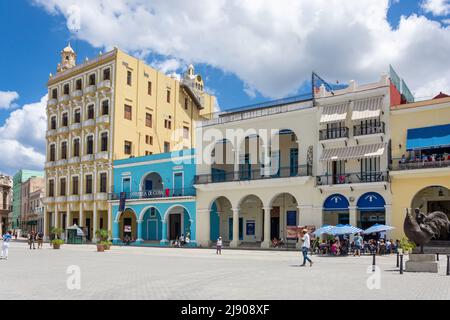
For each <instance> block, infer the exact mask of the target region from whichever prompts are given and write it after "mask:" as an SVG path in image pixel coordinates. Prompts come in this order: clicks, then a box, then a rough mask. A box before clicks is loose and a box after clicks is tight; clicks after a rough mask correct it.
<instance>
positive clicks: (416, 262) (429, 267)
mask: <svg viewBox="0 0 450 320" xmlns="http://www.w3.org/2000/svg"><path fill="white" fill-rule="evenodd" d="M405 271H407V272H429V273H438V271H439V263H438V262H437V261H436V255H435V254H415V253H413V254H410V255H409V260H408V261H406V269H405Z"/></svg>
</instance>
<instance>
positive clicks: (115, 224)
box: [112, 221, 120, 244]
mask: <svg viewBox="0 0 450 320" xmlns="http://www.w3.org/2000/svg"><path fill="white" fill-rule="evenodd" d="M112 237H113V243H114V244H117V243H119V242H120V232H119V221H114V222H113V229H112Z"/></svg>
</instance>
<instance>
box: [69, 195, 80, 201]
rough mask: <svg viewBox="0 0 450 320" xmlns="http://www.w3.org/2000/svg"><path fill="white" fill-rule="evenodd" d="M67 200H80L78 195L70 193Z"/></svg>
mask: <svg viewBox="0 0 450 320" xmlns="http://www.w3.org/2000/svg"><path fill="white" fill-rule="evenodd" d="M67 201H68V202H77V201H80V196H78V195H72V196H68V197H67Z"/></svg>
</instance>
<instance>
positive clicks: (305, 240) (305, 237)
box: [302, 229, 313, 267]
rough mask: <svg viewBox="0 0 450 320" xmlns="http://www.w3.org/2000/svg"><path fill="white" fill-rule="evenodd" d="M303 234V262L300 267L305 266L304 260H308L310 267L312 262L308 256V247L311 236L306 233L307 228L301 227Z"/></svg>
mask: <svg viewBox="0 0 450 320" xmlns="http://www.w3.org/2000/svg"><path fill="white" fill-rule="evenodd" d="M302 234H303V236H302V242H303V243H302V253H303V264H302V267H304V266H305V264H306V261H307V260H308V261H309V266H310V267H312V265H313V262H312V260H311V259H310V258H308V251H309V248H310V247H311V238H310V236H309V234H308V230H307V229H303V232H302Z"/></svg>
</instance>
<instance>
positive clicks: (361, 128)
mask: <svg viewBox="0 0 450 320" xmlns="http://www.w3.org/2000/svg"><path fill="white" fill-rule="evenodd" d="M385 127H386V126H385V123H384V122H381V123H379V124H377V125H356V126H353V135H354V136H364V135H369V134H377V133H385Z"/></svg>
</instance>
